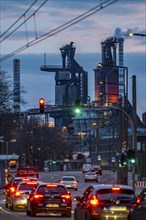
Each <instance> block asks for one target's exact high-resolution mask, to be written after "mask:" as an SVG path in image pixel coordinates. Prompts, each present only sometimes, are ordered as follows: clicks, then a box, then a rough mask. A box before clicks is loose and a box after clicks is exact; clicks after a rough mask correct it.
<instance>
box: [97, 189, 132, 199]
mask: <svg viewBox="0 0 146 220" xmlns="http://www.w3.org/2000/svg"><path fill="white" fill-rule="evenodd" d="M96 193H97V194H96V196H97V197H98V198H99V199H101V200H110V199H111V198H112V199H128V200H129V199H133V198H135V195H134V192H133V191H132V190H130V189H120V190H119V191H113V190H112V189H101V190H98V191H97V192H96Z"/></svg>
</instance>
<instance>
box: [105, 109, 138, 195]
mask: <svg viewBox="0 0 146 220" xmlns="http://www.w3.org/2000/svg"><path fill="white" fill-rule="evenodd" d="M108 109H109V110H111V109H116V110H119V111H121V112H122V113H124V114H125V115H126V116H127V117H128V119H129V121H130V123H131V129H132V132H131V133H132V149H133V150H134V151H135V152H136V150H137V149H136V134H135V124H134V122H133V120H132V119H131V117H130V116H129V115H128V113H127V112H126V111H125V110H124V109H122V108H119V107H116V106H109V107H103V108H102V107H101V110H102V111H104V110H106V111H107V110H108ZM132 188H133V190H134V191H135V165H133V166H132Z"/></svg>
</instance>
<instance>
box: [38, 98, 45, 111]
mask: <svg viewBox="0 0 146 220" xmlns="http://www.w3.org/2000/svg"><path fill="white" fill-rule="evenodd" d="M39 104H40V113H44V105H45V99H43V98H41V99H40V100H39Z"/></svg>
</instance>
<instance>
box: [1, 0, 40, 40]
mask: <svg viewBox="0 0 146 220" xmlns="http://www.w3.org/2000/svg"><path fill="white" fill-rule="evenodd" d="M37 1H38V0H35V1H34V2H33V3H32V4H31V5H30V7H29V8H28V9H27V10H26V11H25V12H24V13H23V14H22V15H21V16H20V17H19V18H18V19H17V20H16V21H15V22H14V23H13V24H12V25H11V26H10V27H9V28H8V29H7V30H5V31H4V32H3V34H2V35H0V38H2V37H3V36H4V35H5V34H6V33H7V32H8V31H9V30H10V29H11V28H12V27H14V25H15V24H17V22H18V21H20V19H21V18H23V16H25V15H26V13H27V12H28V11H29V10H30V9H31V8H32V7H33V5H34V4H35V3H36V2H37Z"/></svg>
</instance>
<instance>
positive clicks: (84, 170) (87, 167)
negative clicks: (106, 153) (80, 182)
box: [82, 163, 91, 173]
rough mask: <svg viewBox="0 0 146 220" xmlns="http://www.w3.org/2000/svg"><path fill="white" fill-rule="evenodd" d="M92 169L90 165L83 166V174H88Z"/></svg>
mask: <svg viewBox="0 0 146 220" xmlns="http://www.w3.org/2000/svg"><path fill="white" fill-rule="evenodd" d="M90 169H91V164H90V163H85V164H83V166H82V173H85V172H88V171H90Z"/></svg>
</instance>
